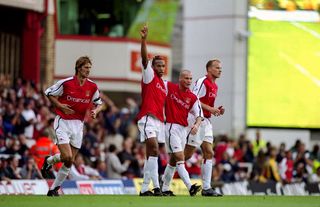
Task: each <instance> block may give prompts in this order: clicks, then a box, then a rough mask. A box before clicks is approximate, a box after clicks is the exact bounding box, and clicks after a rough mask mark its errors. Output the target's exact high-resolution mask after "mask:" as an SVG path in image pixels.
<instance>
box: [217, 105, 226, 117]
mask: <svg viewBox="0 0 320 207" xmlns="http://www.w3.org/2000/svg"><path fill="white" fill-rule="evenodd" d="M218 109H219V110H220V115H223V114H224V111H225V109H224V108H223V106H219V107H218Z"/></svg>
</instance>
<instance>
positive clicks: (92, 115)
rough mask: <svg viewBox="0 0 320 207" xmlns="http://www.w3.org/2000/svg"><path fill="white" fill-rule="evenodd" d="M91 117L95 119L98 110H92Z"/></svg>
mask: <svg viewBox="0 0 320 207" xmlns="http://www.w3.org/2000/svg"><path fill="white" fill-rule="evenodd" d="M90 115H91V118H93V119H95V118H97V112H96V110H91V114H90Z"/></svg>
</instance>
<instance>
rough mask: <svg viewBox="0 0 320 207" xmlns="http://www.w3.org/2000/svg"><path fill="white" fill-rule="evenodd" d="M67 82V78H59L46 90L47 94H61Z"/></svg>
mask: <svg viewBox="0 0 320 207" xmlns="http://www.w3.org/2000/svg"><path fill="white" fill-rule="evenodd" d="M64 82H65V79H63V80H59V81H58V82H57V83H55V84H54V85H52V86H50V87H49V88H47V90H45V92H44V93H45V94H46V96H61V95H62V93H63V83H64Z"/></svg>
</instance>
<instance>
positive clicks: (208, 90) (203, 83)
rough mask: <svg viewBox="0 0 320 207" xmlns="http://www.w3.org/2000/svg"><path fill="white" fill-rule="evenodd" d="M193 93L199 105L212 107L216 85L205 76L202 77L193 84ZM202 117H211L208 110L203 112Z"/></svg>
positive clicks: (216, 91) (216, 89)
mask: <svg viewBox="0 0 320 207" xmlns="http://www.w3.org/2000/svg"><path fill="white" fill-rule="evenodd" d="M193 93H194V94H195V95H197V96H198V98H199V100H200V102H201V103H204V104H207V105H209V106H211V107H214V101H215V100H216V97H217V93H218V85H217V84H216V83H215V82H212V80H210V79H209V78H208V77H207V76H204V77H202V78H199V79H198V80H197V81H196V82H195V85H194V88H193ZM203 115H204V117H206V118H210V117H211V113H210V111H208V110H203Z"/></svg>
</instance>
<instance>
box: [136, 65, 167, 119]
mask: <svg viewBox="0 0 320 207" xmlns="http://www.w3.org/2000/svg"><path fill="white" fill-rule="evenodd" d="M142 70H143V74H142V80H141V89H142V90H141V98H142V103H141V107H140V112H139V113H138V115H137V120H139V119H141V118H142V117H143V116H146V115H153V116H154V117H156V118H157V119H159V120H160V121H162V122H163V121H164V114H163V110H164V102H165V98H166V88H165V85H164V82H163V80H162V78H160V77H158V76H157V74H156V72H155V71H154V70H153V68H152V67H151V62H150V61H149V62H148V66H147V68H146V69H142Z"/></svg>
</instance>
